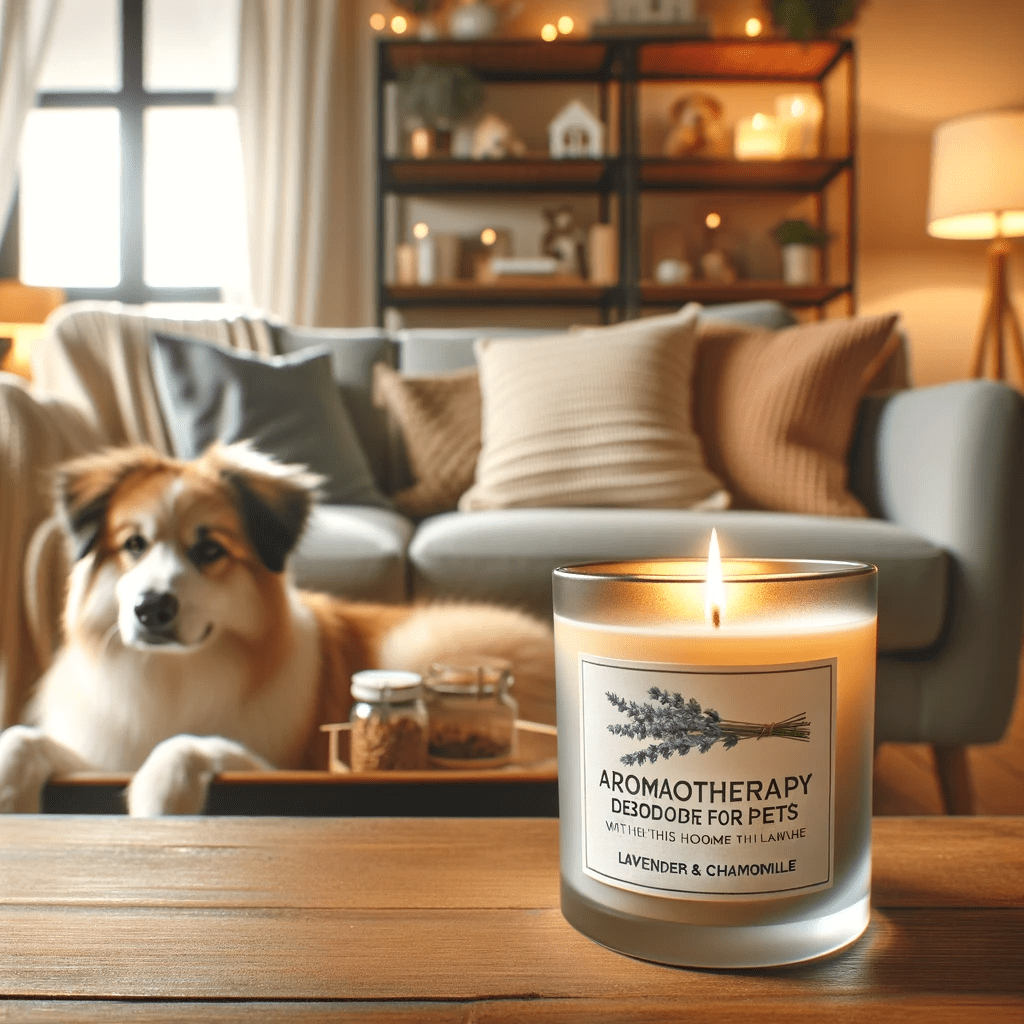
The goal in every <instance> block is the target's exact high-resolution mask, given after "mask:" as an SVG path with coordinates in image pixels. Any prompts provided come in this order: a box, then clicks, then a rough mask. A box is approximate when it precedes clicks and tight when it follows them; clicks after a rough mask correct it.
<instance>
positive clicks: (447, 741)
mask: <svg viewBox="0 0 1024 1024" xmlns="http://www.w3.org/2000/svg"><path fill="white" fill-rule="evenodd" d="M512 683H513V678H512V666H511V664H510V663H509V662H507V661H505V660H503V659H501V658H491V657H485V656H476V657H467V658H463V659H459V661H458V662H450V663H438V664H435V665H433V666H431V669H430V672H429V673H428V674H427V678H426V684H427V710H428V712H429V717H430V728H429V740H428V745H427V749H428V754H429V757H430V763H431V764H433V765H435V766H436V767H438V768H493V767H496V766H498V765H501V764H505V763H506V762H507V761H509V760H510V759H511V758H512V756H513V755H514V753H515V742H516V718H517V717H518V714H519V707H518V704H517V703H516V700H515V698H514V697H513V696H512V695H511V694H510V693H509V687H511V686H512Z"/></svg>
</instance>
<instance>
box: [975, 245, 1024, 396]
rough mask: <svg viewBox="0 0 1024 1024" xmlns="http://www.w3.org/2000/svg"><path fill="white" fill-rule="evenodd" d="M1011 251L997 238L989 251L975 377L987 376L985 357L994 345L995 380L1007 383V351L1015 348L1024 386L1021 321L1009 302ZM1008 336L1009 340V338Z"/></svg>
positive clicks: (976, 350) (1023, 352)
mask: <svg viewBox="0 0 1024 1024" xmlns="http://www.w3.org/2000/svg"><path fill="white" fill-rule="evenodd" d="M1010 251H1011V249H1010V243H1009V242H1008V241H1007V240H1006V239H1005V238H996V239H995V240H994V241H993V242H992V244H991V245H990V246H989V247H988V272H989V279H988V280H989V287H988V302H987V304H986V307H985V316H984V318H983V319H982V321H981V330H980V331H978V340H977V343H976V348H975V352H974V368H973V371H972V373H973V376H975V377H981V376H984V372H985V363H986V354H987V352H988V349H989V347H990V345H991V349H992V357H993V358H992V363H993V372H994V375H995V378H996V380H1005V379H1006V358H1005V356H1004V351H1005V348H1010V347H1012V349H1013V354H1014V357H1015V358H1016V361H1017V370H1018V372H1019V373H1020V377H1021V381H1022V382H1024V341H1022V339H1021V329H1020V320H1019V319H1018V317H1017V312H1016V310H1015V309H1014V308H1013V303H1012V302H1011V301H1010V290H1009V287H1008V286H1007V283H1006V263H1007V258H1008V257H1009V255H1010ZM1007 332H1008V333H1009V335H1010V337H1007V336H1006V334H1007ZM1011 339H1012V346H1011V344H1010V342H1011Z"/></svg>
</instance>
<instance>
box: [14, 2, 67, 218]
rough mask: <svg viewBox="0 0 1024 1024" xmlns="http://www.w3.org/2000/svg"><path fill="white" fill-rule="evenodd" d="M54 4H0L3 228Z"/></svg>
mask: <svg viewBox="0 0 1024 1024" xmlns="http://www.w3.org/2000/svg"><path fill="white" fill-rule="evenodd" d="M59 3H60V0H0V204H2V205H0V214H2V216H3V220H2V221H0V225H2V224H6V223H7V217H8V215H9V213H10V209H11V203H12V201H13V200H14V192H15V188H16V187H17V182H18V159H19V154H20V149H21V130H22V128H23V127H24V125H25V118H26V117H27V116H28V112H29V111H30V110H31V109H32V107H33V106H35V102H36V89H37V88H38V85H39V78H40V75H41V74H42V69H43V58H44V57H45V56H46V47H47V44H48V43H49V41H50V34H51V30H52V28H53V22H54V17H55V15H56V12H57V6H58V4H59Z"/></svg>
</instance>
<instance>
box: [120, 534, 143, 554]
mask: <svg viewBox="0 0 1024 1024" xmlns="http://www.w3.org/2000/svg"><path fill="white" fill-rule="evenodd" d="M121 547H122V549H123V550H125V551H127V552H128V554H129V555H131V556H132V557H133V558H138V557H139V555H141V554H142V552H143V551H145V550H146V547H147V544H146V538H145V537H143V536H142V534H140V533H133V534H132V535H131V536H130V537H129V538H128V539H127V540H126V541H125V542H124V544H122V545H121Z"/></svg>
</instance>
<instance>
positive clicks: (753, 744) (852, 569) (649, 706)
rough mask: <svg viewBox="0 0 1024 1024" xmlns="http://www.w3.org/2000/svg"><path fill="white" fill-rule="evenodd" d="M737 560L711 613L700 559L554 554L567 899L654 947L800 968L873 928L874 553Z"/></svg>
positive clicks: (612, 942)
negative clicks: (558, 562)
mask: <svg viewBox="0 0 1024 1024" xmlns="http://www.w3.org/2000/svg"><path fill="white" fill-rule="evenodd" d="M723 565H724V584H723V587H722V592H723V595H724V596H723V597H722V599H721V603H720V605H716V606H715V607H716V609H717V612H716V615H715V616H714V617H712V616H711V615H709V614H708V609H707V608H706V604H705V596H706V586H705V563H704V562H701V561H692V560H680V561H651V562H623V563H602V564H593V565H584V566H567V567H563V568H560V569H556V570H555V573H554V580H553V590H554V628H555V647H556V674H557V691H558V692H557V697H558V776H559V815H560V843H561V883H562V912H563V914H564V915H565V917H566V919H567V920H568V921H569V923H570V924H572V925H573V926H574V927H575V928H577V929H578V930H579V931H581V932H583V933H584V934H585V935H588V936H590V937H591V938H593V939H595V940H596V941H597V942H600V943H601V944H603V945H605V946H608V947H610V948H612V949H614V950H618V951H619V952H622V953H627V954H630V955H632V956H637V957H641V958H643V959H645V960H653V961H657V962H660V963H668V964H681V965H688V966H695V967H763V966H770V965H777V964H784V963H793V962H796V961H800V960H806V959H810V958H812V957H815V956H819V955H822V954H825V953H829V952H832V951H834V950H836V949H839V948H841V947H842V946H844V945H846V944H848V943H849V942H851V941H853V940H854V939H855V938H856V937H857V936H858V935H860V934H861V932H863V930H864V929H865V928H866V927H867V923H868V915H869V901H870V883H871V768H872V747H873V735H874V693H875V647H876V600H877V570H876V569H875V568H874V567H873V566H869V565H862V564H857V563H849V562H820V561H739V560H726V561H725V562H724V563H723ZM715 618H717V620H718V623H719V624H718V625H715V624H714V619H715Z"/></svg>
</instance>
